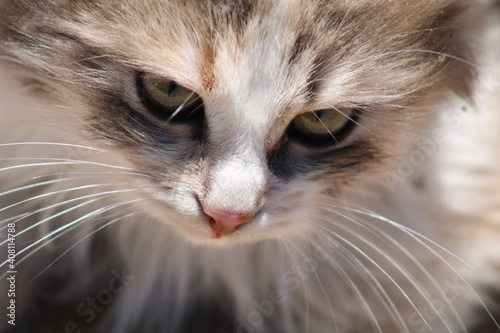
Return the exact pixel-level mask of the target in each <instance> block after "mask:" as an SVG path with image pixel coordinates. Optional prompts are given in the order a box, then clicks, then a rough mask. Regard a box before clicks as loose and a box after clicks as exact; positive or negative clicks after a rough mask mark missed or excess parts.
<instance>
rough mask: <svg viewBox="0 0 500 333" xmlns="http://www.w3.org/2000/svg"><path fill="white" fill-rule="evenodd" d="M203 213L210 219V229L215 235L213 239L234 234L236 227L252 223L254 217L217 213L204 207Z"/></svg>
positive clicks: (232, 213) (224, 212) (226, 212)
mask: <svg viewBox="0 0 500 333" xmlns="http://www.w3.org/2000/svg"><path fill="white" fill-rule="evenodd" d="M203 211H204V212H205V214H207V215H208V216H210V217H211V219H210V227H211V228H212V230H213V231H214V233H215V238H220V237H221V236H225V235H228V234H230V233H232V232H234V231H235V230H236V228H237V227H239V226H240V225H243V224H245V223H248V222H250V221H252V220H253V218H254V215H249V214H239V213H234V212H228V211H218V210H213V209H210V208H206V207H204V208H203Z"/></svg>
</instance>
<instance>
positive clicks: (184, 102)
mask: <svg viewBox="0 0 500 333" xmlns="http://www.w3.org/2000/svg"><path fill="white" fill-rule="evenodd" d="M142 87H143V88H144V91H145V98H146V100H145V102H146V103H145V104H146V106H148V109H150V111H151V112H152V113H153V114H154V115H155V116H156V117H158V118H160V119H161V120H167V121H171V120H174V121H176V120H187V118H189V117H191V116H193V115H194V114H198V113H199V112H200V111H203V100H202V99H201V97H200V96H199V95H198V94H196V93H195V92H194V91H192V90H189V89H187V88H184V87H182V86H180V85H178V84H177V83H176V82H175V81H171V80H167V79H160V78H155V77H153V76H151V75H148V74H146V75H143V76H142Z"/></svg>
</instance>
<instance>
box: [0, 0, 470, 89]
mask: <svg viewBox="0 0 500 333" xmlns="http://www.w3.org/2000/svg"><path fill="white" fill-rule="evenodd" d="M468 5H469V6H470V5H471V1H459V0H439V1H436V0H420V1H390V0H376V1H364V0H337V1H324V0H257V1H241V0H238V1H235V0H214V1H181V0H168V1H167V0H164V1H158V0H141V1H138V0H120V1H112V0H105V1H104V0H92V1H88V0H86V1H67V0H45V1H43V0H38V1H33V0H31V1H5V0H4V1H3V2H2V7H3V8H2V12H3V18H2V21H3V22H4V23H5V26H7V27H10V28H12V30H11V32H12V33H13V36H10V37H11V38H13V39H23V38H24V40H23V41H24V42H25V43H30V42H31V43H33V44H34V45H32V46H35V45H36V42H39V43H40V44H41V46H43V44H52V45H45V46H46V47H47V46H48V47H60V46H62V45H61V41H60V40H59V41H57V37H68V36H70V37H72V38H77V39H78V40H80V41H82V42H83V43H85V44H87V45H89V46H92V47H93V48H99V49H101V52H102V53H104V54H108V55H109V54H113V55H122V56H123V57H124V58H126V60H127V61H129V62H135V63H138V64H141V65H142V66H148V67H152V68H153V69H154V70H155V71H158V72H160V73H161V72H163V73H165V74H168V75H172V72H174V71H175V72H176V75H178V76H179V77H182V78H183V79H185V80H191V81H192V82H190V83H191V84H193V85H194V84H196V85H202V86H203V88H204V89H207V90H210V89H211V88H213V87H214V85H216V84H217V82H216V78H215V76H214V73H213V72H214V70H217V68H216V67H217V66H220V67H224V66H227V65H231V64H234V63H237V62H238V61H239V59H241V58H242V57H241V55H242V53H245V52H248V50H249V49H252V51H253V52H254V54H252V56H254V57H255V58H254V60H255V62H256V63H258V61H259V60H260V58H263V57H265V56H267V55H266V54H265V53H266V51H269V50H270V49H272V51H273V52H274V53H276V54H278V55H279V56H281V57H282V58H283V59H282V60H284V61H283V64H288V65H290V64H292V65H297V66H301V67H300V68H301V70H303V69H304V68H306V69H309V70H310V71H311V72H312V73H311V74H312V78H309V79H311V80H310V82H308V83H309V86H308V89H311V90H314V89H315V88H317V86H318V85H319V83H320V81H321V79H323V78H324V76H325V75H327V74H329V73H332V72H334V71H335V70H336V69H338V68H344V69H346V66H348V67H349V70H351V72H352V71H354V70H357V71H358V72H362V70H361V69H359V67H362V69H366V68H377V66H379V69H378V70H379V76H381V79H384V76H385V77H387V75H386V73H389V74H390V73H391V72H395V70H394V69H392V70H391V68H390V67H393V68H395V67H396V68H395V69H402V70H404V69H405V68H408V66H411V67H412V71H415V70H417V71H418V70H419V68H418V65H419V64H423V63H429V62H430V63H431V68H429V70H426V71H424V72H427V71H430V72H432V70H431V69H432V67H435V66H432V65H433V64H432V60H442V58H440V57H439V56H438V55H436V54H432V53H429V52H427V53H426V52H425V51H431V52H442V53H446V54H450V55H452V56H458V57H462V58H468V56H467V54H465V50H464V48H463V44H462V42H463V40H462V38H461V35H462V34H461V33H460V31H461V30H460V29H459V28H461V24H460V20H463V19H464V16H462V14H463V13H464V12H465V10H466V7H467V6H468ZM16 32H17V34H19V33H20V34H22V35H23V36H16ZM54 37H55V38H54ZM59 39H61V38H59ZM264 40H265V41H266V43H267V44H266V43H264V42H263V41H264ZM57 42H59V43H58V44H56V43H57ZM256 44H260V46H256ZM259 47H260V49H259ZM266 47H267V48H268V49H267V50H266V49H264V48H266ZM416 50H421V51H423V52H417V51H416ZM39 51H43V50H39ZM55 51H56V52H54V49H52V53H53V55H52V56H53V57H55V56H57V51H58V50H55ZM64 51H65V49H61V50H60V51H59V53H62V54H60V56H65V55H66V56H67V54H64V53H63V52H64ZM391 52H392V53H391ZM397 52H399V54H398V53H397ZM54 53H55V54H54ZM71 56H73V57H74V56H75V55H71ZM405 59H406V60H405ZM72 60H75V59H72ZM401 60H405V61H403V62H401ZM438 64H439V63H438ZM363 66H364V68H363ZM384 66H385V67H384ZM397 66H400V67H401V68H397ZM405 66H406V67H405ZM214 67H215V68H214ZM291 67H292V66H290V68H291ZM287 69H288V68H287ZM381 71H385V72H386V73H385V74H384V73H380V72H381ZM292 72H293V71H292ZM292 74H293V73H292ZM402 74H405V73H402ZM421 74H428V73H421ZM372 75H373V73H367V72H366V71H365V76H370V77H372ZM401 76H402V77H403V76H404V75H401ZM415 76H416V77H417V76H418V75H415ZM387 78H389V77H387ZM357 79H360V78H359V77H358V78H357ZM361 79H362V78H361ZM390 82H394V81H393V78H390V80H388V82H387V83H389V84H390ZM398 84H399V82H397V84H396V83H395V84H392V85H390V86H389V87H388V90H392V89H394V87H395V86H396V85H398ZM408 84H410V85H411V82H407V84H406V85H408ZM379 86H382V85H379Z"/></svg>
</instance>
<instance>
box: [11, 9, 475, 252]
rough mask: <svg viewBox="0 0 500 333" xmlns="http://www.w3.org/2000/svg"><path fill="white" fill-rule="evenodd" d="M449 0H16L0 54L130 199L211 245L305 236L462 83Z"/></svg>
mask: <svg viewBox="0 0 500 333" xmlns="http://www.w3.org/2000/svg"><path fill="white" fill-rule="evenodd" d="M304 1H305V0H304ZM464 3H465V1H452V0H447V1H431V0H428V1H427V0H426V1H413V2H394V1H385V0H378V1H357V0H356V1H352V0H339V1H320V0H317V1H316V0H315V1H310V0H307V6H304V5H303V4H301V1H284V0H283V1H278V0H276V1H270V0H266V1H262V0H260V1H230V0H226V1H152V0H151V1H143V0H141V1H138V0H127V1H109V0H106V1H104V0H102V1H99V0H94V1H71V2H70V1H30V2H26V3H23V2H19V1H16V2H15V3H14V2H12V3H11V2H5V3H4V5H3V6H4V7H3V8H2V10H3V13H4V14H2V15H3V21H4V22H6V24H5V26H4V29H10V30H9V32H8V33H6V35H7V36H8V38H9V43H7V44H6V46H5V52H8V53H9V54H11V55H12V56H13V57H14V58H16V59H19V61H20V62H21V63H23V66H24V67H25V68H27V69H28V71H27V72H30V73H31V74H30V75H31V76H32V77H33V79H34V82H35V84H36V85H37V86H38V87H39V88H42V89H43V90H44V91H45V92H46V94H48V95H50V96H51V97H52V98H55V99H58V100H59V103H62V104H64V105H66V106H67V107H68V108H69V109H70V110H71V111H68V110H67V109H66V111H65V112H73V113H74V114H75V115H77V116H78V117H80V118H81V119H82V120H83V121H82V123H85V124H86V126H83V128H82V131H84V132H86V133H88V136H89V138H91V140H93V142H95V144H96V145H99V146H101V147H105V148H107V149H110V150H113V151H115V152H118V153H119V154H121V155H122V156H124V157H125V158H126V159H127V160H128V162H129V163H130V164H131V165H132V166H133V168H135V169H136V170H137V171H139V172H141V173H142V174H143V175H145V176H141V177H138V178H137V179H131V180H130V181H131V183H132V184H133V185H134V186H136V187H137V188H139V189H140V191H141V194H140V197H142V198H146V199H147V200H146V202H147V203H146V207H145V208H144V207H143V209H144V210H146V211H148V212H151V214H152V215H154V216H156V217H157V218H159V219H161V220H163V221H165V222H166V223H170V224H173V225H175V227H176V229H177V230H180V231H181V232H182V233H183V234H184V235H186V236H188V238H189V239H191V240H193V241H195V242H201V243H206V244H214V245H217V244H230V243H241V242H249V241H255V240H260V239H264V238H268V237H282V236H287V235H290V234H296V235H301V234H304V233H307V231H308V230H310V228H312V227H313V226H314V224H315V223H320V219H318V218H319V216H320V215H321V214H323V212H322V210H321V205H322V203H324V202H325V201H328V200H331V199H332V197H335V196H338V195H340V194H341V193H342V192H344V191H346V190H352V189H356V188H357V187H359V186H361V185H360V184H362V183H363V182H366V180H367V179H369V180H376V179H377V177H378V176H377V175H378V173H379V171H380V170H381V168H382V167H384V168H386V167H387V166H388V165H390V164H391V161H392V160H394V159H396V157H397V156H398V154H400V153H401V152H402V151H404V150H405V149H407V145H406V143H407V142H408V141H409V138H411V136H412V135H411V134H412V132H414V131H416V130H418V127H419V126H421V124H422V122H423V121H425V120H426V119H427V118H428V117H429V116H431V114H432V113H431V108H428V107H429V106H432V105H433V103H434V102H435V100H436V99H437V98H441V97H442V92H443V91H445V90H447V89H453V90H454V91H455V92H458V93H460V94H465V93H466V92H467V90H468V86H469V83H470V77H471V76H472V75H471V74H472V73H471V67H470V66H468V65H467V64H465V62H464V61H461V60H457V59H458V58H460V59H467V58H468V52H467V46H466V45H465V44H464V43H463V40H462V37H463V35H462V34H463V29H462V27H461V20H462V19H463V16H462V14H463V13H464V12H465V10H466V8H465V7H466V5H465V4H464ZM303 8H307V9H306V10H304V9H303ZM459 31H460V32H459ZM10 42H13V43H10ZM68 101H70V102H69V103H68Z"/></svg>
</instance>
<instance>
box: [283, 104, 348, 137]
mask: <svg viewBox="0 0 500 333" xmlns="http://www.w3.org/2000/svg"><path fill="white" fill-rule="evenodd" d="M354 116H355V114H354V111H353V110H346V111H344V110H337V109H325V110H318V111H312V112H308V113H304V114H302V115H300V116H298V117H296V118H295V119H294V120H293V121H292V123H291V129H292V130H293V133H294V134H295V136H298V137H299V138H300V139H303V140H306V141H318V140H326V141H327V142H330V141H332V140H333V142H334V143H338V142H339V141H340V140H342V139H343V137H344V136H345V134H346V133H345V132H346V130H347V129H348V128H350V127H351V126H350V125H351V124H353V117H354Z"/></svg>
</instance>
